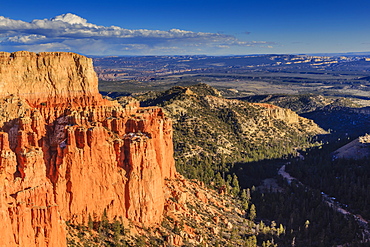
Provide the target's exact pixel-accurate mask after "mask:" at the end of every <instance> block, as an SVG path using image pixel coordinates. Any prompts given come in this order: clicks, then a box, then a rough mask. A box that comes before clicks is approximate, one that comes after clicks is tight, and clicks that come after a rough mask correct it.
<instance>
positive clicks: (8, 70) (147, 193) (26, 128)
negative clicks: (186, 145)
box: [0, 52, 175, 246]
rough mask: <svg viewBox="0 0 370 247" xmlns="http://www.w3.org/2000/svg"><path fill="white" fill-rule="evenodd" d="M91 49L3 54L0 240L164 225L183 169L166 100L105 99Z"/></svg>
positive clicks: (43, 242) (54, 239)
mask: <svg viewBox="0 0 370 247" xmlns="http://www.w3.org/2000/svg"><path fill="white" fill-rule="evenodd" d="M97 83H98V81H97V77H96V75H95V73H94V70H93V67H92V62H91V60H90V59H89V58H86V57H84V56H81V55H77V54H73V53H61V52H58V53H39V54H35V53H31V52H15V53H5V52H2V53H0V96H1V97H2V98H0V127H1V132H0V221H1V222H2V224H1V226H0V246H66V232H65V222H67V221H68V222H70V223H73V224H86V223H87V221H88V219H89V218H91V219H93V220H95V221H99V220H100V219H101V217H102V215H103V212H106V215H107V216H108V218H109V219H110V220H112V219H114V218H122V219H123V220H124V221H127V222H128V221H130V222H132V223H134V224H140V225H141V226H152V225H155V224H159V223H160V222H161V220H162V215H163V210H164V204H165V199H166V196H167V195H166V193H165V189H164V187H165V179H166V178H173V177H174V176H175V167H174V160H173V147H172V123H171V121H170V120H169V119H167V118H166V117H165V116H164V114H163V112H162V110H161V109H160V108H155V107H154V108H140V107H139V106H138V105H137V104H136V103H129V104H127V105H126V106H125V107H122V106H121V105H119V104H118V103H114V102H111V101H108V100H105V99H103V98H102V96H101V95H100V94H99V92H98V88H97V85H98V84H97Z"/></svg>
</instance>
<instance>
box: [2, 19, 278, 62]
mask: <svg viewBox="0 0 370 247" xmlns="http://www.w3.org/2000/svg"><path fill="white" fill-rule="evenodd" d="M0 37H1V38H0V49H1V50H6V51H13V50H15V49H24V50H30V51H40V50H43V49H44V51H54V50H55V49H59V50H62V51H75V52H80V53H85V54H96V55H99V54H116V55H120V54H135V53H137V54H145V53H148V52H150V53H152V54H155V53H156V52H158V53H161V52H164V51H165V52H167V53H169V54H170V53H171V52H173V54H176V52H179V51H180V50H181V52H184V53H188V54H193V53H199V51H207V50H208V49H215V48H218V49H229V48H230V47H231V46H239V47H248V46H256V45H258V46H260V45H263V44H265V45H266V46H267V45H271V43H268V42H265V41H252V42H245V41H240V40H238V39H236V38H235V37H234V36H231V35H225V34H220V33H205V32H192V31H186V30H180V29H171V30H169V31H161V30H147V29H137V30H130V29H125V28H121V27H117V26H109V27H106V26H99V25H95V24H92V23H89V22H88V21H87V20H86V19H84V18H81V17H80V16H77V15H74V14H70V13H68V14H63V15H59V16H56V17H54V18H51V19H43V20H38V19H36V20H33V21H31V22H25V21H21V20H13V19H10V18H7V17H4V16H0ZM192 47H193V48H194V47H197V50H196V51H195V49H194V50H192V49H191V48H192ZM199 49H200V50H199Z"/></svg>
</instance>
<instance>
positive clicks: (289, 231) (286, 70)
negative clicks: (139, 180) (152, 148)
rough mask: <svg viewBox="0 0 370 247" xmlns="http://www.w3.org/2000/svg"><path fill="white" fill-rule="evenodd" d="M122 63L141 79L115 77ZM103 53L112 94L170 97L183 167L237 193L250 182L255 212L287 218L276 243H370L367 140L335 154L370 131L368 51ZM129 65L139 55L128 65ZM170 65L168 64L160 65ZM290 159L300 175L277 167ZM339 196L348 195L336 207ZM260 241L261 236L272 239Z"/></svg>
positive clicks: (166, 100)
mask: <svg viewBox="0 0 370 247" xmlns="http://www.w3.org/2000/svg"><path fill="white" fill-rule="evenodd" d="M138 60H140V62H137V61H138ZM113 61H114V64H115V65H114V66H116V67H115V69H118V67H119V68H120V69H122V70H124V71H126V72H127V71H128V72H127V73H128V74H127V75H126V76H129V75H131V77H120V75H118V74H117V76H116V77H110V78H109V80H108V79H107V78H108V77H107V75H111V74H110V72H111V71H103V72H102V68H104V66H107V67H109V66H110V65H111V64H112V63H113ZM123 61H125V62H123ZM144 61H145V62H147V63H144ZM94 62H95V66H96V70H97V72H98V75H99V77H100V83H99V90H100V91H101V92H102V94H104V95H107V96H109V97H112V98H115V99H117V100H118V101H119V102H124V101H125V98H126V97H127V96H129V97H132V98H135V99H136V100H139V101H140V102H141V104H142V105H143V106H154V105H155V106H160V107H162V108H163V109H164V111H165V112H166V114H167V115H168V116H170V117H171V118H172V119H173V120H174V125H173V126H174V145H175V153H174V155H175V160H176V167H177V170H178V171H179V172H180V173H181V174H182V175H184V176H185V177H187V178H191V179H197V180H200V181H203V182H204V183H205V185H206V186H208V187H210V188H220V187H222V186H226V188H229V190H230V191H229V193H231V195H233V196H234V198H235V199H237V198H238V197H239V200H240V198H243V196H242V195H241V194H240V190H242V189H245V190H248V191H249V193H250V195H251V201H250V203H249V204H248V205H247V206H246V209H247V212H248V210H250V206H251V204H253V205H255V207H256V209H257V215H256V218H255V221H256V220H257V221H261V222H263V224H268V225H269V224H272V226H273V225H274V224H276V223H277V224H282V225H283V226H284V229H285V234H284V235H280V236H279V237H277V236H275V237H273V239H274V242H273V244H272V245H271V246H274V244H277V246H367V244H368V242H369V241H370V239H369V236H368V234H367V232H368V229H367V226H366V224H362V225H361V222H367V221H368V220H369V219H370V215H369V213H368V210H367V205H368V202H369V198H368V194H370V191H369V189H370V188H369V186H368V184H369V182H370V172H369V166H368V158H367V153H369V150H368V148H367V147H363V148H357V149H356V150H357V151H358V152H360V153H361V154H354V153H353V152H352V151H351V150H350V149H349V150H348V151H347V154H346V155H344V156H341V158H340V159H337V157H336V156H334V153H335V151H336V150H338V151H337V152H338V153H343V151H342V150H344V148H342V149H340V148H341V147H343V146H344V145H346V144H348V143H350V142H351V141H354V140H356V138H358V137H360V136H364V135H365V134H366V133H368V129H369V126H370V122H369V121H370V115H369V111H368V107H367V106H369V105H370V101H369V100H370V94H369V92H368V87H369V85H370V84H369V81H368V76H369V72H370V63H369V62H368V58H367V57H359V56H348V57H345V56H342V57H309V56H295V55H261V56H245V57H205V56H204V57H202V56H194V57H192V56H187V57H184V56H179V57H165V56H163V57H150V58H147V57H137V58H135V59H132V60H130V58H127V57H126V58H106V59H105V58H100V60H99V59H95V60H94ZM123 63H125V64H131V65H130V66H131V67H130V70H125V67H124V66H123V67H121V66H122V64H123ZM368 63H369V64H368ZM163 64H165V66H164V67H162V69H164V70H166V71H160V70H158V69H157V67H156V66H159V65H163ZM134 65H135V66H134ZM159 67H160V66H159ZM180 67H181V68H182V69H180ZM144 68H145V69H144ZM276 106H277V107H276ZM280 107H281V108H280ZM296 113H297V114H298V115H295V114H296ZM301 117H302V118H301ZM316 124H317V125H316ZM347 149H348V148H346V150H347ZM342 157H343V158H350V159H342ZM353 157H356V158H357V159H358V160H357V161H354V160H352V159H351V158H353ZM284 164H287V165H286V173H284V174H285V175H286V177H288V175H290V176H292V177H295V178H297V179H298V181H300V183H301V185H299V184H297V182H296V181H294V180H293V179H291V182H290V185H289V184H287V183H286V182H285V181H284V180H283V179H282V178H281V176H279V169H280V168H281V167H282V166H283V165H284ZM280 174H283V173H281V172H280ZM334 174H335V175H334ZM333 180H337V181H338V183H331V182H332V181H333ZM339 181H340V182H339ZM330 183H331V184H330ZM302 184H304V186H302ZM270 186H274V187H270ZM274 188H275V189H274ZM322 193H324V194H322ZM323 195H330V197H325V196H324V197H323ZM332 197H335V198H337V200H338V201H339V202H341V203H342V204H340V205H337V206H333V207H330V205H333V203H334V202H332V201H330V200H331V199H330V198H332ZM328 198H329V199H328ZM241 200H242V199H241ZM330 203H331V204H330ZM335 203H336V202H335ZM329 204H330V205H329ZM344 204H345V205H346V208H345V209H343V210H340V209H341V208H342V206H341V205H344ZM328 205H329V206H328ZM343 212H351V213H348V214H347V213H343ZM354 215H355V216H354ZM356 215H357V216H356ZM358 215H361V217H359V216H358ZM356 217H357V218H356ZM359 219H360V220H359ZM272 222H273V223H272ZM359 223H360V224H359ZM270 226H271V225H270ZM257 239H258V241H257V242H258V244H262V242H261V241H262V240H265V241H267V239H265V238H264V237H262V236H259V237H258V236H257ZM265 243H266V242H265ZM270 244H271V242H270Z"/></svg>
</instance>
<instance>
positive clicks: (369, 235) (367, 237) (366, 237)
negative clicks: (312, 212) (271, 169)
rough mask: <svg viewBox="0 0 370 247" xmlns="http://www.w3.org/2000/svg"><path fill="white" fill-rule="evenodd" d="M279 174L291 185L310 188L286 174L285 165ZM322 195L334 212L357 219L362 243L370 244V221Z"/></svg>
mask: <svg viewBox="0 0 370 247" xmlns="http://www.w3.org/2000/svg"><path fill="white" fill-rule="evenodd" d="M278 174H279V175H280V176H282V177H283V178H284V179H285V180H286V181H287V182H288V184H289V185H291V184H292V181H296V182H297V184H299V185H301V186H304V187H306V188H308V186H306V185H304V184H302V183H301V182H300V181H299V180H298V179H296V178H295V177H292V176H291V175H290V174H289V173H288V172H286V171H285V165H283V166H282V167H280V169H279V171H278ZM321 195H322V199H323V201H324V202H325V203H326V204H327V205H328V206H329V207H331V208H333V209H334V210H336V211H337V212H339V213H341V214H344V215H349V216H352V217H353V218H354V219H355V221H356V222H357V224H358V225H359V226H360V228H361V229H362V241H363V242H364V243H369V242H370V224H369V223H370V222H369V221H367V220H365V219H364V218H363V217H362V216H361V215H355V214H353V213H351V212H350V211H348V210H347V209H344V208H343V207H342V206H341V205H343V204H341V203H340V202H337V201H335V198H334V197H331V196H329V195H327V194H325V193H324V192H321Z"/></svg>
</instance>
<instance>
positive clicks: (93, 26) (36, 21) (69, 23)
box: [0, 0, 370, 55]
mask: <svg viewBox="0 0 370 247" xmlns="http://www.w3.org/2000/svg"><path fill="white" fill-rule="evenodd" d="M369 13H370V1H369V0H351V1H349V0H346V1H343V0H320V1H318V0H213V1H211V0H159V1H156V0H150V1H149V0H130V1H128V0H105V1H96V0H89V1H85V0H63V1H59V0H54V1H50V0H47V1H44V0H35V1H29V0H28V1H25V0H11V1H5V0H0V51H7V52H13V51H18V50H28V51H34V52H41V51H70V52H77V53H80V54H85V55H197V54H199V55H250V54H310V53H346V52H369V51H370V14H369Z"/></svg>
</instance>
